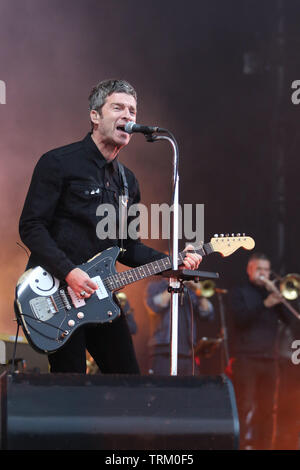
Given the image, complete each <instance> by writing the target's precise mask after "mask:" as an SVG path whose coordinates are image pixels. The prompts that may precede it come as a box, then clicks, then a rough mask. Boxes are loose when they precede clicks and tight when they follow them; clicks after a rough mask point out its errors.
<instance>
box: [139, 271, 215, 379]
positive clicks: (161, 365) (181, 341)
mask: <svg viewBox="0 0 300 470" xmlns="http://www.w3.org/2000/svg"><path fill="white" fill-rule="evenodd" d="M193 284H194V283H193V282H187V283H186V286H185V289H184V295H183V297H181V295H179V299H178V300H179V301H178V362H177V375H179V376H186V375H199V369H198V368H197V366H196V364H195V361H194V358H193V348H194V347H195V345H196V343H197V340H199V337H200V332H199V322H201V321H211V320H213V318H214V308H213V305H212V303H211V302H210V301H209V300H208V299H206V298H204V297H201V296H199V295H197V294H196V292H195V291H196V289H195V288H194V287H193ZM168 285H169V283H168V281H167V280H166V279H163V280H161V281H157V282H155V281H154V282H151V283H149V284H148V287H147V291H146V299H145V303H146V307H147V311H148V313H149V316H150V329H151V333H150V339H149V356H150V369H149V371H150V373H151V374H155V375H170V340H171V338H170V334H171V294H170V293H169V292H168Z"/></svg>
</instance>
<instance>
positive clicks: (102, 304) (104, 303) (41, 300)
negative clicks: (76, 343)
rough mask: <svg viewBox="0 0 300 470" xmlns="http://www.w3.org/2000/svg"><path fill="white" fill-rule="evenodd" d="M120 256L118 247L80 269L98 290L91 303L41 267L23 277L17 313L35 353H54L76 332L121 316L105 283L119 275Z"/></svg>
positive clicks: (96, 257)
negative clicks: (117, 271) (118, 262)
mask: <svg viewBox="0 0 300 470" xmlns="http://www.w3.org/2000/svg"><path fill="white" fill-rule="evenodd" d="M119 252H120V249H119V248H118V247H112V248H109V249H107V250H105V251H103V252H102V253H99V254H98V255H96V256H95V257H94V258H92V259H91V260H89V261H88V262H86V263H84V264H82V265H80V266H78V267H79V268H80V269H82V270H83V271H85V272H86V273H87V274H88V275H89V276H90V278H92V279H93V281H95V282H96V283H97V284H98V286H99V288H98V290H97V291H96V292H95V294H94V295H92V296H91V297H90V298H88V299H78V298H77V297H76V296H75V294H74V292H73V291H72V290H71V289H70V287H69V286H68V285H67V284H66V283H65V282H59V280H58V279H56V278H55V277H54V276H52V275H51V274H50V273H48V272H47V271H45V270H44V269H43V268H41V267H40V266H38V267H36V268H32V269H29V270H28V271H26V272H25V273H24V274H23V275H22V276H21V277H20V279H19V281H18V284H17V287H16V300H15V313H16V316H17V319H18V320H19V321H20V323H21V325H22V328H23V330H24V334H25V336H26V338H27V340H28V342H29V343H30V344H31V345H32V347H33V348H34V349H35V350H37V351H38V352H42V353H53V352H55V351H57V350H58V349H60V348H62V347H63V346H64V344H65V343H66V342H67V341H68V340H69V339H70V337H71V336H72V334H73V333H74V332H75V331H76V330H77V328H79V327H81V326H83V325H86V324H99V323H106V322H111V321H113V320H114V319H115V318H117V317H118V316H119V315H120V313H121V312H120V308H119V306H118V305H117V304H116V303H115V302H114V300H113V292H112V290H110V289H109V288H108V287H107V286H106V281H105V280H106V279H107V278H108V277H109V276H112V275H114V274H115V273H116V269H115V263H116V260H117V257H118V255H119Z"/></svg>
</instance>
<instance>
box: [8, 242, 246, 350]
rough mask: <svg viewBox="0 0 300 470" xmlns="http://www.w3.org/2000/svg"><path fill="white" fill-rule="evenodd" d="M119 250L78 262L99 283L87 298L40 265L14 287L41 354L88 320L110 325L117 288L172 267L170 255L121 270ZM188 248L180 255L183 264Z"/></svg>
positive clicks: (229, 246) (229, 245) (232, 247)
mask: <svg viewBox="0 0 300 470" xmlns="http://www.w3.org/2000/svg"><path fill="white" fill-rule="evenodd" d="M254 245H255V243H254V240H253V239H252V238H250V237H246V236H244V235H243V236H239V235H237V236H231V237H215V238H212V239H211V240H210V242H209V243H206V244H204V245H203V246H202V248H201V249H199V250H195V251H197V253H199V254H200V255H201V256H205V255H208V254H210V253H213V252H219V253H221V255H222V256H229V255H231V254H232V253H233V252H235V251H236V250H237V249H238V248H244V249H246V250H251V249H252V248H254ZM119 252H120V249H119V248H118V247H112V248H108V249H107V250H105V251H103V252H101V253H99V254H97V255H96V256H94V257H93V258H92V259H90V260H89V261H87V262H86V263H84V264H82V265H80V266H78V267H79V268H80V269H82V270H83V271H85V272H86V273H88V275H89V276H90V278H91V279H92V280H93V281H94V282H95V283H96V284H97V285H98V289H97V290H96V292H95V293H94V294H93V295H92V296H91V297H89V298H88V299H82V298H78V297H77V296H76V295H75V293H74V292H73V291H72V289H71V288H70V287H69V286H68V285H67V284H66V282H60V281H59V280H58V279H56V278H55V277H54V276H52V275H51V274H50V273H48V272H47V271H45V270H44V269H43V268H42V267H40V266H38V267H36V268H32V269H29V270H28V271H26V272H25V273H24V274H23V275H22V276H21V277H20V279H19V281H18V284H17V287H16V299H15V312H16V316H17V319H18V320H19V321H20V323H21V325H22V328H23V330H24V334H25V336H26V338H27V340H28V342H29V343H30V344H31V345H32V347H33V348H34V349H36V350H37V351H39V352H44V353H51V352H54V351H57V350H58V349H60V348H61V347H63V346H64V345H65V344H66V342H67V341H68V340H69V338H70V337H71V336H72V334H73V333H74V331H76V329H77V328H79V327H80V326H82V325H85V324H88V323H90V324H91V323H94V324H95V323H96V324H97V323H106V322H110V321H113V320H114V319H115V318H117V317H118V316H119V315H120V307H119V305H117V304H116V303H115V302H114V300H113V294H114V292H116V291H118V290H120V289H122V288H123V287H124V286H126V285H128V284H131V283H133V282H136V281H139V280H141V279H145V278H147V277H150V276H153V275H154V274H159V273H161V272H163V271H168V270H170V269H171V268H172V263H171V261H170V258H169V257H166V258H163V259H161V260H158V261H153V262H151V263H148V264H145V265H143V266H139V267H137V268H133V269H129V270H127V271H123V272H120V273H118V272H117V271H116V269H115V263H116V261H117V258H118V255H119ZM184 258H185V252H181V253H179V256H178V263H179V265H180V264H182V263H183V260H184Z"/></svg>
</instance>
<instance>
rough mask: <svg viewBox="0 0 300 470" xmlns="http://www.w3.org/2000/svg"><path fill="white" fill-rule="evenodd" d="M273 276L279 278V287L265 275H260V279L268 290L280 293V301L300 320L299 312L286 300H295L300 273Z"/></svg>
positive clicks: (299, 287)
mask: <svg viewBox="0 0 300 470" xmlns="http://www.w3.org/2000/svg"><path fill="white" fill-rule="evenodd" d="M274 274H275V273H274ZM275 276H276V278H277V280H279V289H278V288H277V287H276V286H275V281H271V280H270V279H267V278H266V277H265V276H260V280H261V281H262V282H263V283H264V284H265V287H266V289H267V290H268V291H270V292H274V293H276V294H278V295H280V296H281V297H282V299H281V302H282V303H283V304H284V305H285V306H286V307H287V308H288V310H290V312H292V313H293V315H295V317H297V318H298V320H300V313H299V312H297V310H296V309H295V308H294V307H293V306H292V305H291V304H290V303H289V302H288V300H295V299H297V298H298V296H299V292H300V275H299V274H294V273H292V274H287V275H286V276H284V277H280V276H278V275H275Z"/></svg>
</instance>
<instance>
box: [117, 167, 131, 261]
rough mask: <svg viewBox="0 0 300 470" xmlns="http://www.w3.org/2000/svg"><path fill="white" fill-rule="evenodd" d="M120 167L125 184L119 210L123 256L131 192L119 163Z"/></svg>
mask: <svg viewBox="0 0 300 470" xmlns="http://www.w3.org/2000/svg"><path fill="white" fill-rule="evenodd" d="M118 166H119V173H120V175H121V179H122V183H123V191H122V195H121V207H120V208H119V214H120V221H119V224H120V228H121V231H120V234H121V253H120V254H121V255H122V254H123V253H124V250H123V240H124V228H125V219H126V217H127V205H128V199H129V191H128V182H127V178H126V175H125V170H124V166H123V165H122V163H120V162H119V161H118Z"/></svg>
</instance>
